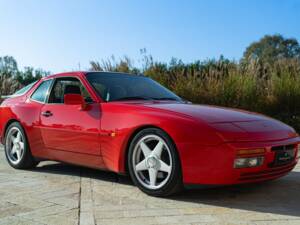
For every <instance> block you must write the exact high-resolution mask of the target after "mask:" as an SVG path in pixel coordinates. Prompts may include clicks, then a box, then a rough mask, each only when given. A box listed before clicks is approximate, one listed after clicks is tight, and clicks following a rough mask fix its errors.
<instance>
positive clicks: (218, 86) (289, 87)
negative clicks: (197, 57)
mask: <svg viewBox="0 0 300 225" xmlns="http://www.w3.org/2000/svg"><path fill="white" fill-rule="evenodd" d="M104 62H105V63H104ZM126 62H127V64H126ZM143 62H144V65H143V70H142V71H139V70H137V69H136V68H135V67H133V66H132V65H133V63H132V61H131V60H130V59H129V58H128V57H126V58H124V59H121V60H120V61H119V62H118V61H117V60H115V59H114V63H112V62H111V61H109V60H108V61H102V63H98V64H97V67H94V66H93V64H95V62H93V64H91V65H92V68H91V69H92V70H102V71H105V70H107V68H108V66H107V65H109V69H108V70H109V71H121V72H130V73H139V72H142V73H144V74H145V75H146V76H149V77H151V78H153V79H155V80H156V81H158V82H160V83H161V84H163V85H164V86H166V87H168V88H169V89H171V90H172V91H174V92H175V93H176V94H178V95H179V96H181V97H183V98H185V99H187V100H189V101H191V102H193V103H198V104H210V105H219V106H226V107H234V108H240V109H245V110H250V111H254V112H259V113H263V114H266V115H269V116H272V117H275V118H277V119H279V120H281V121H283V122H285V123H288V124H290V125H291V126H293V127H294V128H296V129H297V131H298V132H300V61H299V59H281V60H278V61H276V62H275V63H273V64H272V65H271V64H266V63H262V62H261V61H259V60H255V61H251V62H247V63H245V62H235V61H230V60H226V59H224V58H223V57H221V58H220V59H219V60H207V61H203V62H200V61H196V62H195V63H191V64H184V63H183V62H182V61H180V60H176V59H172V60H171V62H170V63H161V62H154V61H153V58H152V57H151V56H144V58H143ZM124 63H125V64H126V66H125V65H124ZM124 68H125V70H124Z"/></svg>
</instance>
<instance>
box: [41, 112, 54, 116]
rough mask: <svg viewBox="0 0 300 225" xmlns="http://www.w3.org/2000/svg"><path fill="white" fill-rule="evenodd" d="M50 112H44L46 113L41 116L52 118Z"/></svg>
mask: <svg viewBox="0 0 300 225" xmlns="http://www.w3.org/2000/svg"><path fill="white" fill-rule="evenodd" d="M52 115H53V114H52V112H50V111H46V112H42V116H45V117H49V116H52Z"/></svg>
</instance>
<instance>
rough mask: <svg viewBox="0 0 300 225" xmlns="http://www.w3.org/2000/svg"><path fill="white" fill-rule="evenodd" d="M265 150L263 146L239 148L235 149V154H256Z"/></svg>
mask: <svg viewBox="0 0 300 225" xmlns="http://www.w3.org/2000/svg"><path fill="white" fill-rule="evenodd" d="M265 152H266V150H265V149H264V148H257V149H240V150H238V151H237V155H238V156H241V155H254V154H255V155H256V154H264V153H265Z"/></svg>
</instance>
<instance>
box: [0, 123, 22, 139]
mask: <svg viewBox="0 0 300 225" xmlns="http://www.w3.org/2000/svg"><path fill="white" fill-rule="evenodd" d="M15 122H17V123H19V124H21V122H20V121H19V120H17V119H15V118H13V119H10V120H8V121H7V123H6V124H5V126H4V129H3V131H2V140H1V142H2V144H4V140H5V136H6V131H7V129H8V127H9V126H10V125H11V124H12V123H15ZM21 126H22V125H21Z"/></svg>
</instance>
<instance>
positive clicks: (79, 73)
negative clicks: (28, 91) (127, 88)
mask: <svg viewBox="0 0 300 225" xmlns="http://www.w3.org/2000/svg"><path fill="white" fill-rule="evenodd" d="M91 73H98V74H101V73H103V74H108V73H111V74H124V75H130V76H143V74H131V73H124V72H109V71H72V72H63V73H56V74H52V75H49V76H46V77H44V78H42V80H46V79H50V78H56V77H65V76H86V75H87V74H91Z"/></svg>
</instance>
